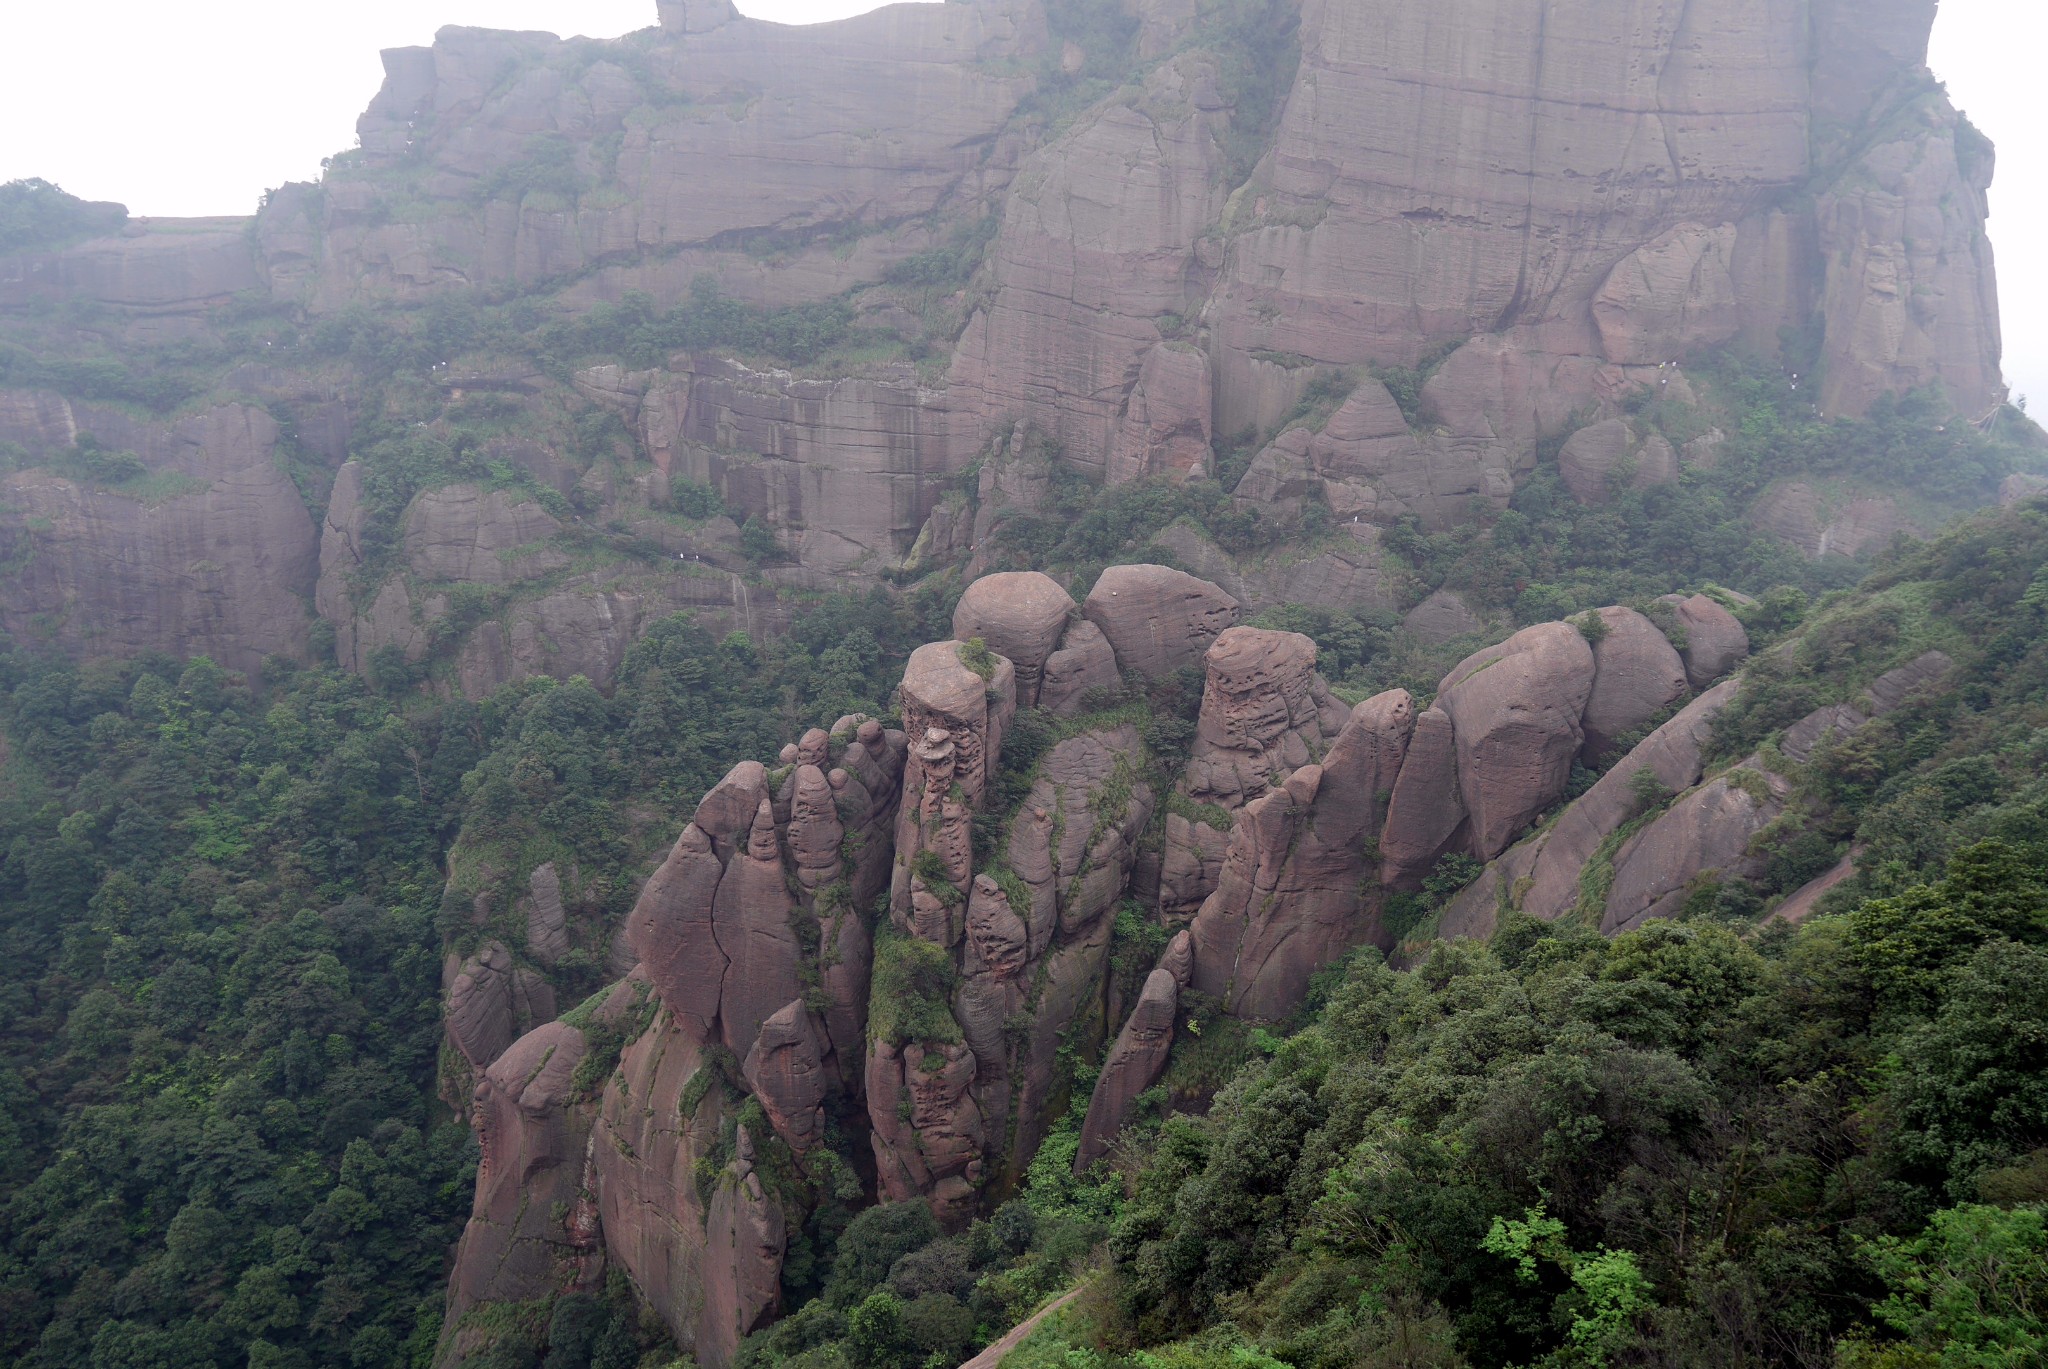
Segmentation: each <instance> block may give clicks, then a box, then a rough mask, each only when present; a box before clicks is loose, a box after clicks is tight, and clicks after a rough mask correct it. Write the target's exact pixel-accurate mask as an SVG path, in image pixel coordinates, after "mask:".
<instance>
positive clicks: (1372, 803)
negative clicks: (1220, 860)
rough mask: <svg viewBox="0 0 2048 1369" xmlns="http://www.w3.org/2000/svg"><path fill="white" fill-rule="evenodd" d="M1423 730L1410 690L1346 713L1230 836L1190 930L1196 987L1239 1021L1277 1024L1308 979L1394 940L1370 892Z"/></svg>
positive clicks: (1303, 992)
mask: <svg viewBox="0 0 2048 1369" xmlns="http://www.w3.org/2000/svg"><path fill="white" fill-rule="evenodd" d="M1415 724H1416V718H1415V705H1414V701H1413V700H1412V699H1411V698H1410V697H1409V696H1408V693H1407V691H1406V690H1399V689H1396V690H1390V691H1388V692H1387V693H1384V694H1380V695H1376V696H1375V697H1373V698H1370V699H1367V700H1366V701H1365V702H1363V703H1361V704H1359V705H1358V706H1357V707H1356V708H1354V709H1352V710H1351V713H1350V715H1349V717H1348V718H1347V720H1346V722H1345V725H1344V727H1343V729H1342V730H1341V731H1340V732H1339V733H1338V734H1337V737H1336V740H1335V741H1333V742H1332V743H1331V745H1330V748H1329V751H1328V752H1327V754H1326V755H1325V756H1324V757H1323V760H1322V763H1321V764H1320V765H1315V764H1311V765H1304V766H1302V767H1300V768H1299V769H1297V770H1295V771H1294V773H1293V774H1291V775H1289V776H1288V777H1287V779H1286V781H1285V783H1283V784H1282V785H1281V786H1280V787H1279V788H1277V789H1275V790H1273V791H1272V792H1271V793H1269V794H1267V795H1265V796H1264V797H1262V798H1260V799H1258V800H1256V801H1254V802H1253V803H1251V804H1250V805H1249V806H1247V807H1246V808H1245V810H1244V812H1243V813H1242V814H1241V815H1240V816H1239V818H1238V822H1237V826H1236V827H1235V828H1234V829H1233V830H1232V832H1231V838H1230V853H1229V855H1228V857H1227V858H1226V859H1225V861H1224V866H1223V873H1222V876H1221V878H1220V880H1219V881H1218V883H1217V886H1216V891H1215V892H1214V893H1213V894H1211V895H1210V896H1209V897H1208V899H1207V900H1206V901H1204V903H1203V904H1202V909H1201V911H1200V913H1198V914H1197V915H1196V917H1195V920H1194V924H1193V925H1192V926H1191V927H1190V928H1189V949H1190V951H1191V953H1192V957H1193V970H1192V983H1193V984H1194V986H1195V987H1196V988H1198V989H1200V990H1201V991H1202V992H1204V993H1208V994H1213V995H1215V996H1216V997H1218V998H1220V999H1222V1000H1223V1003H1224V1006H1225V1008H1226V1009H1227V1010H1228V1011H1230V1012H1231V1013H1233V1014H1236V1015H1238V1016H1241V1017H1248V1018H1252V1019H1254V1020H1259V1021H1268V1022H1272V1021H1280V1020H1283V1019H1285V1018H1286V1017H1288V1016H1289V1015H1290V1014H1292V1013H1293V1012H1294V1010H1295V1009H1296V1008H1297V1007H1299V1006H1300V1004H1301V1002H1302V999H1303V997H1304V996H1305V995H1306V994H1307V992H1308V985H1309V980H1310V978H1311V977H1312V976H1313V975H1314V974H1315V972H1316V971H1317V970H1320V969H1321V968H1323V967H1324V966H1325V965H1328V964H1330V963H1332V962H1334V961H1335V960H1337V959H1338V958H1339V957H1341V956H1342V955H1343V954H1344V953H1345V952H1347V951H1349V950H1350V949H1351V948H1352V947H1354V946H1357V945H1360V944H1362V943H1366V942H1371V943H1374V944H1377V945H1379V946H1381V947H1382V948H1383V949H1384V948H1388V947H1390V946H1391V939H1390V938H1388V937H1387V936H1386V934H1385V932H1384V931H1383V930H1382V929H1381V927H1380V925H1379V920H1378V918H1377V916H1376V914H1377V911H1378V908H1377V904H1376V902H1370V903H1369V902H1368V900H1367V893H1366V891H1367V890H1368V889H1370V888H1371V887H1372V884H1373V880H1372V874H1373V869H1372V856H1371V854H1370V852H1371V850H1372V839H1373V834H1374V833H1376V832H1378V831H1379V830H1380V829H1381V825H1382V821H1383V819H1384V817H1385V811H1384V804H1383V800H1382V798H1381V795H1383V794H1385V793H1386V792H1387V791H1388V790H1389V789H1390V788H1391V787H1392V786H1393V783H1394V778H1395V776H1396V775H1397V774H1399V773H1400V771H1401V770H1402V768H1403V762H1404V760H1405V758H1406V757H1407V756H1408V755H1409V754H1410V751H1409V748H1410V737H1411V735H1412V734H1413V732H1414V729H1415Z"/></svg>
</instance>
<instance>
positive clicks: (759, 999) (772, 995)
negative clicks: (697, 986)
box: [711, 796, 803, 1060]
mask: <svg viewBox="0 0 2048 1369" xmlns="http://www.w3.org/2000/svg"><path fill="white" fill-rule="evenodd" d="M795 913H796V900H795V899H794V898H793V897H792V896H791V895H790V892H789V885H788V884H787V883H786V882H785V881H784V879H783V875H782V852H781V843H780V842H779V841H778V840H777V837H776V831H775V810H774V808H773V807H772V806H771V804H770V803H769V801H768V799H767V798H766V797H765V796H764V797H763V798H762V800H761V805H760V807H759V808H758V809H757V810H755V817H754V824H753V827H752V828H751V829H750V830H749V832H748V835H747V845H746V849H745V850H744V851H742V852H740V853H738V854H736V855H734V856H733V858H732V859H731V860H730V861H729V862H728V863H727V865H726V869H725V876H724V878H722V879H720V880H719V882H718V892H717V894H715V895H714V896H713V897H712V900H711V934H712V936H713V937H714V938H716V940H717V942H718V949H719V951H720V952H722V953H723V955H724V956H725V957H726V961H727V963H726V967H725V974H724V977H723V979H722V980H721V982H720V984H719V994H718V1022H719V1030H720V1033H721V1035H722V1036H723V1038H724V1041H725V1048H726V1049H727V1050H729V1051H731V1052H732V1053H733V1054H734V1055H735V1056H737V1057H739V1058H740V1059H742V1060H744V1059H745V1058H746V1056H747V1052H748V1051H750V1050H752V1049H753V1047H754V1038H755V1036H756V1034H757V1033H759V1031H760V1030H761V1024H762V1023H763V1022H765V1021H767V1020H768V1018H769V1017H770V1016H772V1015H773V1014H774V1013H775V1012H776V1010H777V1009H779V1008H781V1007H782V1006H783V1005H784V1004H785V1003H788V1002H789V1001H790V1000H791V999H793V998H800V997H802V996H803V976H802V970H801V968H800V967H801V960H802V953H801V951H800V950H799V947H798V945H797V936H796V924H795V917H794V915H795Z"/></svg>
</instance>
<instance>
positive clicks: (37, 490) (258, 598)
mask: <svg viewBox="0 0 2048 1369" xmlns="http://www.w3.org/2000/svg"><path fill="white" fill-rule="evenodd" d="M80 433H89V434H91V435H92V436H93V437H94V438H95V439H97V440H98V441H99V443H100V444H101V445H102V446H103V447H106V448H110V449H113V450H116V451H124V450H125V451H132V452H133V453H135V455H136V456H138V457H140V458H141V461H142V464H143V466H144V467H145V468H146V470H147V471H148V475H147V476H146V477H144V481H143V483H141V484H140V485H137V486H128V485H124V486H117V487H114V488H100V487H95V486H93V485H91V484H85V483H81V482H80V481H78V480H74V479H70V478H67V477H65V476H62V475H57V474H53V473H51V472H49V471H47V470H37V469H31V470H25V471H20V472H17V473H15V474H12V475H8V476H6V477H5V478H4V481H0V495H4V510H0V562H4V563H8V564H9V565H10V567H11V568H12V569H11V573H10V574H9V576H8V579H7V589H6V593H5V594H4V595H0V626H4V627H5V628H6V629H7V631H9V632H11V633H14V634H16V635H17V636H19V637H20V638H22V639H23V640H25V641H38V640H44V641H50V642H53V643H54V644H56V645H58V646H60V647H62V648H63V649H64V650H66V651H69V652H71V653H73V654H75V655H81V656H131V655H135V654H138V653H140V652H145V651H165V652H171V653H174V654H181V655H187V654H189V655H198V654H201V653H204V654H206V655H210V656H212V657H213V658H214V659H215V660H217V661H219V662H220V663H221V664H222V665H224V666H227V667H228V668H229V669H231V670H241V671H247V672H249V673H251V674H253V673H254V672H255V671H256V670H257V668H258V667H260V666H261V664H262V661H263V658H264V657H265V656H266V655H269V654H271V653H272V652H281V653H283V654H286V655H291V656H303V655H304V654H305V652H306V642H307V621H306V609H305V602H304V598H305V596H307V595H309V594H310V593H311V591H312V588H313V580H314V569H315V565H316V559H315V558H316V542H315V537H316V534H315V531H314V528H313V520H312V518H311V517H310V516H309V515H308V514H307V512H306V507H305V505H304V503H302V502H301V501H300V499H299V493H298V491H297V489H295V488H294V487H293V485H292V482H291V479H290V478H289V477H288V476H286V475H285V474H284V472H283V471H282V470H280V469H279V467H278V465H277V463H276V461H275V460H274V454H275V450H276V446H277V441H278V426H277V423H276V421H275V420H273V419H272V418H271V416H270V415H269V414H268V413H266V412H264V411H263V410H261V409H258V408H254V407H250V406H248V405H242V404H223V405H220V406H218V407H216V408H211V409H207V410H205V411H203V412H200V413H196V414H193V415H191V416H189V417H186V418H182V419H177V420H172V421H166V422H157V423H143V422H138V421H136V420H135V419H133V418H131V417H129V416H128V414H126V413H125V412H123V411H120V410H117V409H114V408H111V407H103V406H93V405H79V406H74V405H72V404H70V403H69V402H67V401H65V400H64V399H62V398H60V397H58V396H55V395H48V394H45V395H42V396H35V397H32V398H31V399H30V401H29V402H27V403H23V402H21V401H20V400H17V401H15V402H14V403H12V404H9V405H7V406H4V407H0V441H13V442H19V443H20V444H21V445H22V446H23V447H25V448H27V449H28V450H29V451H30V453H31V454H32V458H33V457H51V456H55V455H56V454H57V452H58V450H59V449H61V448H62V447H63V446H67V445H69V443H70V442H71V441H73V440H75V439H76V437H77V436H78V435H79V434H80Z"/></svg>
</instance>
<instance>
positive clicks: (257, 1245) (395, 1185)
mask: <svg viewBox="0 0 2048 1369" xmlns="http://www.w3.org/2000/svg"><path fill="white" fill-rule="evenodd" d="M938 631H939V629H938V628H937V627H936V626H935V625H934V624H931V623H928V622H924V621H921V620H920V619H919V618H918V616H917V614H916V612H915V610H914V608H913V605H912V602H911V601H909V600H907V599H905V600H899V599H897V598H895V597H892V596H889V595H887V594H877V595H873V596H869V597H867V598H864V599H836V600H827V601H823V602H821V603H820V604H818V605H817V606H816V607H815V608H814V609H813V610H811V611H810V612H809V613H808V614H806V615H805V616H804V617H803V618H802V619H801V621H800V622H799V623H798V625H797V627H796V628H795V630H794V631H793V632H792V633H791V634H790V636H789V637H788V638H786V639H783V640H780V641H778V642H776V643H774V644H772V645H756V644H755V643H752V642H750V641H748V640H747V639H745V638H744V637H728V638H725V639H723V640H716V639H713V638H712V637H711V636H710V635H709V634H708V633H706V632H704V631H703V630H702V629H701V628H698V627H697V626H696V625H695V624H693V623H692V622H690V621H689V620H688V619H687V618H683V617H678V618H676V619H672V620H670V621H668V622H665V623H662V624H659V625H657V626H656V628H655V629H654V630H653V631H651V632H650V633H649V634H648V635H647V637H646V638H645V639H644V640H643V641H642V642H640V643H639V644H638V645H637V646H636V647H635V649H634V651H633V654H632V656H631V658H630V659H629V661H628V662H627V663H626V665H625V667H624V669H623V670H622V672H621V675H620V680H619V683H618V687H617V688H616V689H615V690H614V691H613V693H612V695H611V696H610V697H605V696H603V695H600V694H599V693H598V692H597V691H596V690H594V689H592V688H591V687H590V686H589V685H588V684H587V683H585V682H582V681H577V680H572V681H570V682H568V683H565V684H559V685H558V684H556V683H555V682H553V681H551V680H547V679H545V678H542V679H533V680H527V681H524V682H522V683H520V684H517V685H512V686H507V687H506V688H505V689H503V690H501V691H499V692H498V693H497V694H495V695H493V696H491V697H490V698H487V699H485V700H483V701H481V702H478V703H470V702H467V701H463V700H450V701H446V702H440V703H428V702H426V701H424V700H422V699H421V698H419V697H417V696H413V695H410V694H401V695H399V696H396V697H393V696H389V695H384V694H379V693H378V692H377V691H376V690H374V689H372V688H371V687H370V686H369V685H367V684H366V683H365V682H364V681H362V680H360V679H358V678H356V677H355V676H353V675H349V674H346V673H343V672H340V671H337V670H334V669H332V668H327V669H319V670H306V669H301V668H298V667H295V666H293V665H291V664H290V663H287V662H282V661H279V662H274V663H273V664H274V665H275V667H276V668H275V671H274V672H266V673H265V675H264V677H263V678H262V679H260V680H256V681H246V682H245V681H242V680H239V679H236V678H233V677H230V676H228V675H227V674H226V673H225V672H223V671H222V670H220V669H219V668H218V667H217V666H215V665H214V664H213V663H212V662H210V661H207V660H204V659H199V660H194V661H190V662H178V661H171V660H166V659H152V658H143V659H139V660H134V661H127V662H103V663H99V664H95V665H91V666H85V667H75V666H72V665H68V664H64V663H61V662H58V661H56V660H53V659H50V658H48V657H45V656H40V655H32V654H27V653H21V652H9V653H7V654H4V655H0V691H4V692H0V716H4V721H5V726H6V731H5V742H4V747H0V764H4V766H5V771H4V780H0V963H4V964H5V966H6V972H5V975H4V977H0V1362H5V1363H9V1364H20V1365H23V1366H72V1365H85V1364H91V1365H103V1366H109V1369H111V1367H112V1366H124V1367H125V1366H133V1367H134V1369H142V1367H143V1366H152V1367H153V1369H162V1367H167V1366H188V1365H191V1366H196V1365H213V1364H228V1363H232V1364H238V1365H239V1364H242V1363H243V1362H244V1361H245V1360H246V1362H247V1363H249V1364H251V1365H350V1366H367V1365H387V1364H406V1363H419V1364H426V1363H430V1362H431V1359H432V1354H433V1348H434V1342H435V1338H436V1337H437V1336H438V1334H439V1332H440V1326H441V1315H440V1305H439V1304H440V1288H441V1286H442V1285H443V1283H444V1282H445V1280H446V1277H447V1256H448V1251H449V1248H450V1246H451V1245H452V1243H453V1242H454V1240H455V1237H456V1236H457V1235H458V1234H459V1233H460V1230H461V1223H462V1220H463V1218H464V1217H465V1216H466V1215H467V1214H468V1210H469V1202H470V1190H471V1187H472V1184H473V1180H474V1174H475V1145H474V1142H473V1140H472V1138H471V1136H470V1133H469V1129H468V1128H467V1127H466V1126H465V1125H463V1124H462V1123H461V1122H460V1121H459V1120H457V1118H456V1116H455V1114H454V1113H452V1112H451V1111H450V1110H449V1109H448V1108H447V1107H446V1106H444V1105H443V1104H442V1103H441V1102H440V1101H438V1100H437V1099H436V1097H435V1090H436V1082H437V1081H436V1070H437V1063H438V1058H439V1051H440V1048H441V1003H440V994H441V976H442V954H443V950H444V934H446V933H448V932H450V931H452V929H453V927H454V925H456V924H454V923H450V922H449V921H448V920H447V919H446V918H444V915H443V906H444V887H443V886H444V884H445V883H446V880H447V874H446V868H447V864H446V862H447V858H448V853H449V849H450V847H451V845H452V844H453V843H454V842H455V841H456V839H457V837H458V836H460V837H461V838H462V840H463V841H464V842H465V843H466V844H467V845H468V846H469V847H471V848H477V847H485V848H489V847H492V846H494V845H495V846H517V845H518V844H519V843H522V842H526V841H530V840H532V839H534V838H535V836H536V834H542V833H544V834H545V835H546V839H547V840H548V841H549V842H550V843H553V844H554V846H555V848H556V849H560V850H563V851H564V852H565V853H566V854H569V855H572V856H575V857H577V858H580V859H582V860H583V861H585V862H586V863H587V864H590V865H592V866H594V867H601V868H606V869H609V870H612V871H615V872H616V873H617V874H618V875H619V876H621V877H622V878H623V876H624V875H625V874H626V873H627V871H628V869H629V867H630V860H631V858H633V857H635V856H640V855H644V854H645V852H644V851H634V850H632V849H630V848H631V840H630V837H631V833H630V831H629V827H628V825H627V824H625V823H622V822H621V821H620V820H619V816H618V815H619V812H620V810H621V809H623V808H625V807H627V806H628V805H629V804H630V805H634V806H637V807H641V808H648V809H650V810H651V811H654V812H658V813H659V814H661V815H662V821H663V824H664V825H663V830H661V831H660V832H659V833H657V834H654V835H653V836H652V837H650V838H648V840H651V841H660V842H666V841H667V840H669V839H671V838H672V836H673V830H672V827H671V826H669V825H668V824H669V823H671V822H672V819H671V818H669V817H668V815H670V814H673V813H675V812H677V811H681V812H685V813H687V812H688V810H689V808H690V806H691V805H693V804H694V803H695V801H696V798H697V796H698V795H700V794H701V793H702V792H703V790H704V789H705V788H706V787H708V786H709V785H710V784H711V783H712V782H713V781H715V780H716V779H717V778H718V776H719V775H721V774H723V773H724V771H725V770H726V768H727V767H728V766H729V765H730V764H731V763H732V760H733V759H734V758H735V757H739V756H746V755H757V754H764V753H766V754H772V752H773V751H774V749H775V748H777V747H779V746H780V745H781V742H782V740H783V739H784V738H785V737H786V736H788V735H791V733H792V731H793V730H801V728H802V727H803V726H807V725H809V724H810V723H811V722H813V721H816V720H823V721H825V722H828V723H829V722H830V721H831V720H832V719H833V718H835V717H837V716H839V715H841V714H843V713H845V712H847V711H849V710H850V709H855V708H864V709H867V710H872V711H880V709H881V703H880V702H879V701H880V700H883V699H886V698H887V695H888V693H889V691H890V689H891V688H893V685H894V679H895V673H896V672H897V671H898V670H900V662H901V660H902V658H903V656H904V655H905V654H907V652H908V651H909V649H910V647H911V646H912V645H914V644H915V643H917V642H922V641H924V640H927V639H928V638H929V637H930V636H931V635H932V634H933V633H935V632H938ZM615 892H616V895H617V897H619V898H622V899H624V900H625V901H627V902H630V899H631V896H632V893H633V888H632V887H631V886H630V885H629V884H626V883H624V882H621V883H620V884H619V885H618V886H617V888H616V891H615ZM620 911H623V910H622V909H621V910H620ZM458 922H459V919H458ZM600 963H601V962H600ZM580 972H581V973H583V974H585V975H586V976H588V975H590V974H593V973H595V971H594V970H593V969H592V967H591V966H590V965H589V963H588V962H587V961H586V962H585V963H584V964H583V966H582V968H581V971H580ZM569 973H570V974H571V975H572V976H573V975H575V974H576V973H579V971H578V969H577V967H575V966H571V967H570V968H569ZM593 987H594V985H593Z"/></svg>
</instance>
